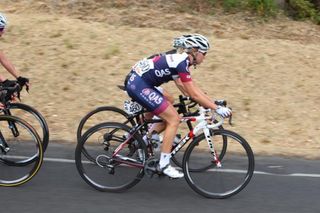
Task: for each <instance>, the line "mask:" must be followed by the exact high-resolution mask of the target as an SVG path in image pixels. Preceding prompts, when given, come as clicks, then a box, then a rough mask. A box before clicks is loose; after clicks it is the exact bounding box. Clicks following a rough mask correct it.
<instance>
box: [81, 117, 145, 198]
mask: <svg viewBox="0 0 320 213" xmlns="http://www.w3.org/2000/svg"><path fill="white" fill-rule="evenodd" d="M130 130H131V128H130V127H129V126H126V125H124V124H121V123H115V122H106V123H101V124H98V125H96V126H94V127H92V128H90V129H89V130H87V131H86V132H85V133H84V135H83V136H82V137H81V140H80V141H79V143H78V145H77V148H76V153H75V160H76V165H77V169H78V172H79V174H80V176H81V177H82V178H83V179H84V180H85V182H86V183H87V184H89V185H90V186H92V187H93V188H95V189H97V190H99V191H108V192H119V191H124V190H127V189H129V188H131V187H133V186H134V185H136V184H137V183H138V182H139V181H140V180H141V178H142V177H143V175H144V162H145V160H146V146H145V144H144V142H143V140H142V138H141V136H140V135H139V134H135V135H133V136H132V137H131V136H130ZM129 137H130V138H129ZM128 138H129V139H128ZM119 149H120V150H119ZM84 150H85V151H84ZM115 152H118V154H117V155H116V156H114V153H115ZM84 153H85V154H84ZM88 156H90V159H88Z"/></svg>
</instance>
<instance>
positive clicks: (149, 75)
mask: <svg viewBox="0 0 320 213" xmlns="http://www.w3.org/2000/svg"><path fill="white" fill-rule="evenodd" d="M189 66H190V62H189V58H188V54H187V53H182V54H178V53H176V54H168V55H163V56H156V57H154V58H152V59H143V60H141V61H139V62H138V63H136V64H135V65H134V66H133V67H132V70H133V71H134V72H135V73H136V74H138V75H139V76H140V77H141V78H142V79H143V80H144V81H145V82H148V84H149V85H150V86H160V85H161V84H163V83H166V82H168V81H171V80H174V79H176V78H180V79H181V81H182V82H188V81H192V79H191V76H190V72H189Z"/></svg>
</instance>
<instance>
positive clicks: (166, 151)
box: [158, 103, 183, 178]
mask: <svg viewBox="0 0 320 213" xmlns="http://www.w3.org/2000/svg"><path fill="white" fill-rule="evenodd" d="M158 116H159V117H161V118H162V119H163V120H164V121H165V123H166V126H165V131H164V137H163V143H162V148H161V155H160V161H159V169H160V170H162V172H163V173H164V174H166V175H168V176H169V177H172V178H181V177H183V173H182V172H180V171H178V170H176V169H175V168H174V167H171V165H170V158H171V149H172V143H173V140H174V137H175V135H176V133H177V129H178V127H179V123H180V117H179V115H178V113H177V111H176V110H175V108H174V107H173V106H172V104H170V103H169V104H168V106H167V107H166V109H165V110H164V111H162V112H160V113H159V114H158Z"/></svg>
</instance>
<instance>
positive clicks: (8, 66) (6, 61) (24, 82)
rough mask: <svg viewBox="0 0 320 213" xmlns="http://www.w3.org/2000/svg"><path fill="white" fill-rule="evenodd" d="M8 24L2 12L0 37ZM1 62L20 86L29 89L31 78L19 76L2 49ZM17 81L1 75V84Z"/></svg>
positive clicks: (12, 83) (0, 15)
mask: <svg viewBox="0 0 320 213" xmlns="http://www.w3.org/2000/svg"><path fill="white" fill-rule="evenodd" d="M6 26H7V19H6V17H5V15H3V14H2V13H0V37H2V36H3V34H4V32H5V30H6ZM0 63H1V64H2V66H3V67H4V68H5V69H6V70H7V71H8V72H9V73H10V74H11V75H12V76H13V77H15V78H16V79H17V83H19V84H20V86H21V87H22V86H26V88H27V90H28V89H29V86H30V85H29V79H28V78H25V77H22V76H19V74H18V71H17V70H16V68H15V67H14V66H13V64H12V63H11V62H10V61H9V59H8V58H7V57H6V56H5V54H4V53H3V52H2V51H1V50H0ZM15 83H16V81H10V80H8V79H6V78H5V77H4V76H2V75H0V86H1V85H2V86H13V85H14V84H15ZM1 108H3V104H2V103H0V109H1Z"/></svg>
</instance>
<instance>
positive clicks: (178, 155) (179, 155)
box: [171, 126, 228, 172]
mask: <svg viewBox="0 0 320 213" xmlns="http://www.w3.org/2000/svg"><path fill="white" fill-rule="evenodd" d="M218 128H219V129H223V126H219V127H218ZM222 140H223V143H222V147H221V149H219V152H220V153H218V154H219V156H220V159H222V158H223V156H224V154H225V153H226V150H227V146H228V143H227V137H226V136H224V135H222ZM173 149H174V147H173ZM185 150H186V148H184V147H183V148H182V149H181V150H180V151H179V152H177V153H176V154H175V155H174V156H173V157H172V158H171V160H172V162H173V163H174V164H175V165H177V166H178V167H180V168H182V167H183V156H184V153H185ZM211 167H212V164H211V162H208V164H207V165H205V164H202V165H201V166H200V167H199V166H197V167H194V168H190V167H189V171H192V172H199V171H203V170H207V169H208V168H211Z"/></svg>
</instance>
